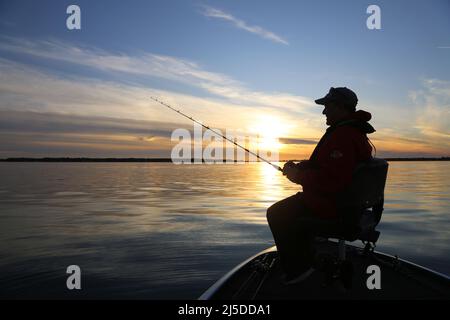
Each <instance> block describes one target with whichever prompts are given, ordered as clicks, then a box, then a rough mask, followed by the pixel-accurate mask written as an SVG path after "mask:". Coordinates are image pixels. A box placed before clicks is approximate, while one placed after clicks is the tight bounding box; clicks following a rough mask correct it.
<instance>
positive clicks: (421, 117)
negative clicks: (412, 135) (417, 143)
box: [410, 79, 450, 148]
mask: <svg viewBox="0 0 450 320" xmlns="http://www.w3.org/2000/svg"><path fill="white" fill-rule="evenodd" d="M422 84H423V89H422V90H418V91H413V92H411V93H410V98H411V99H412V101H413V102H414V103H415V104H416V105H418V106H419V108H418V109H417V116H416V123H415V128H417V129H419V130H420V132H421V133H422V134H423V135H424V136H427V137H428V138H429V140H432V139H439V141H442V142H443V143H444V145H446V146H447V147H448V148H450V81H444V80H439V79H424V80H423V81H422Z"/></svg>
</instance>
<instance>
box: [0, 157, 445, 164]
mask: <svg viewBox="0 0 450 320" xmlns="http://www.w3.org/2000/svg"><path fill="white" fill-rule="evenodd" d="M383 159H385V160H386V161H450V157H439V158H425V157H417V158H383ZM191 161H192V162H194V159H192V160H191ZM286 161H287V160H283V161H280V162H286ZM294 161H300V160H294ZM0 162H172V160H171V159H170V158H6V159H0ZM223 162H224V163H225V161H223ZM231 162H233V161H231ZM234 162H237V161H234ZM241 162H242V161H241ZM255 162H256V161H255Z"/></svg>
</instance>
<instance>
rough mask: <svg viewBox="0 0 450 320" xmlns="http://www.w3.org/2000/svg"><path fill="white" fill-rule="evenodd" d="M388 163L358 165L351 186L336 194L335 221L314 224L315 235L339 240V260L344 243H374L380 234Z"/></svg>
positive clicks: (380, 160)
mask: <svg viewBox="0 0 450 320" xmlns="http://www.w3.org/2000/svg"><path fill="white" fill-rule="evenodd" d="M387 171H388V163H387V161H386V160H383V159H378V158H372V159H371V160H369V161H367V162H363V163H360V164H359V165H358V166H357V167H356V169H355V171H354V173H353V177H352V182H351V184H350V185H349V186H348V187H347V188H346V189H345V190H344V191H343V192H341V193H340V194H339V197H338V199H339V200H338V218H337V219H335V220H330V221H321V222H319V223H318V225H317V228H315V230H316V235H317V236H320V237H325V238H335V239H338V240H339V260H345V241H355V240H361V241H363V242H365V243H372V244H375V243H376V242H377V240H378V238H379V236H380V232H379V231H377V230H376V229H375V228H376V226H377V225H378V223H379V222H380V220H381V215H382V213H383V204H384V187H385V185H386V178H387Z"/></svg>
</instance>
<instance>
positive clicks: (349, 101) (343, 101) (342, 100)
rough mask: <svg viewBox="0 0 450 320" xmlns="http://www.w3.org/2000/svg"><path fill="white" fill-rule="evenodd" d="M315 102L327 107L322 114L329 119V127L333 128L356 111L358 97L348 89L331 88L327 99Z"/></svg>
mask: <svg viewBox="0 0 450 320" xmlns="http://www.w3.org/2000/svg"><path fill="white" fill-rule="evenodd" d="M315 102H316V103H317V104H320V105H324V106H325V109H324V110H323V112H322V113H323V114H324V115H325V116H326V117H327V125H330V126H331V125H334V124H335V123H337V122H339V121H340V120H342V119H344V118H346V117H348V115H349V114H351V113H353V112H355V111H356V105H357V104H358V97H357V96H356V94H355V93H354V92H353V91H352V90H350V89H348V88H346V87H340V88H333V87H331V88H330V91H329V92H328V94H327V95H326V96H325V97H323V98H320V99H317V100H315Z"/></svg>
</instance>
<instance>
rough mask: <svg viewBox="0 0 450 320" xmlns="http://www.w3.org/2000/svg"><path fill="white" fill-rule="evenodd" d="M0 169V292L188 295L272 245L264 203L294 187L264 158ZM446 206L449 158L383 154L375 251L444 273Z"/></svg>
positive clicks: (448, 244) (448, 259) (448, 270)
mask: <svg viewBox="0 0 450 320" xmlns="http://www.w3.org/2000/svg"><path fill="white" fill-rule="evenodd" d="M0 177H1V184H0V228H1V230H0V231H1V232H0V297H3V298H5V297H6V298H17V297H19V298H20V297H21V298H51V297H62V298H150V299H190V298H192V299H195V298H197V297H198V296H199V295H200V294H201V293H202V292H203V291H204V290H205V289H207V288H208V287H209V286H210V285H211V284H212V283H213V282H214V281H216V280H217V279H218V278H219V277H221V276H222V275H223V274H224V273H225V272H227V271H228V270H229V269H231V268H232V267H233V266H235V265H236V264H237V263H239V262H241V261H242V260H243V259H245V258H247V257H249V256H251V255H253V254H255V253H257V252H258V251H260V250H262V249H265V248H267V247H268V246H271V245H273V240H272V236H271V233H270V230H269V228H268V226H267V223H266V219H265V211H266V208H267V207H268V206H270V205H271V204H272V203H274V202H276V201H277V200H280V199H282V198H284V197H287V196H289V195H291V194H293V193H295V192H297V191H299V186H297V185H294V184H292V183H290V182H289V181H288V180H287V179H286V178H284V177H283V176H282V175H280V174H279V173H278V172H277V171H275V170H274V169H273V168H272V167H270V166H269V165H267V164H264V163H254V164H245V165H242V164H241V165H181V166H176V165H173V164H171V163H0ZM449 213H450V163H449V162H391V163H390V169H389V176H388V182H387V186H386V203H385V213H384V215H383V219H382V222H381V224H380V227H379V229H380V231H381V238H380V240H379V242H378V247H377V249H378V250H380V251H383V252H386V253H389V254H397V255H399V257H401V258H404V259H407V260H411V261H413V262H416V263H418V264H421V265H424V266H426V267H429V268H432V269H434V270H437V271H440V272H442V273H445V274H450V241H449V240H450V231H449V230H450V219H449ZM355 243H356V242H355ZM73 264H74V265H78V266H80V268H81V271H82V290H81V291H69V290H67V289H66V279H67V276H68V275H67V274H66V268H67V266H69V265H73Z"/></svg>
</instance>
